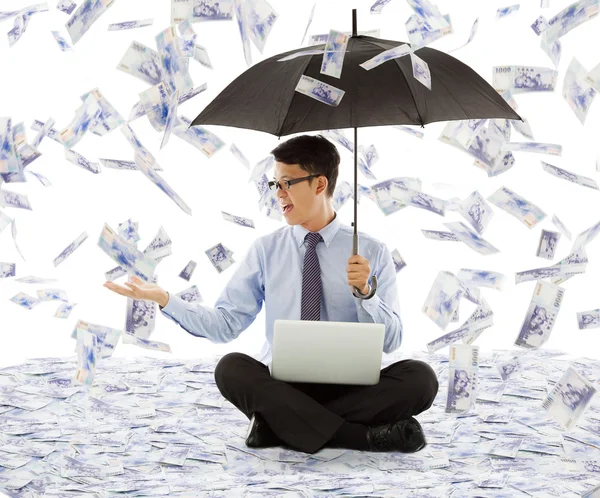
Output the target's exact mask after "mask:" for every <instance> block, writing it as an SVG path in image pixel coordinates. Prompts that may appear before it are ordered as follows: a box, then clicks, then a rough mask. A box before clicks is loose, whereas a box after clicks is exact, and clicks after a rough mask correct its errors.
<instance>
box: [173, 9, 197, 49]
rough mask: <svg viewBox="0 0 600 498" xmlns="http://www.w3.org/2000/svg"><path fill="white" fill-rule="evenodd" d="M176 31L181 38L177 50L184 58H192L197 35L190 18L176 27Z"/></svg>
mask: <svg viewBox="0 0 600 498" xmlns="http://www.w3.org/2000/svg"><path fill="white" fill-rule="evenodd" d="M177 30H178V31H179V33H180V34H181V38H179V48H180V49H181V54H182V55H183V56H184V57H194V51H195V47H196V38H197V37H198V35H197V34H196V32H195V31H194V28H193V26H192V23H191V18H187V19H185V20H183V21H181V22H180V23H179V24H178V25H177Z"/></svg>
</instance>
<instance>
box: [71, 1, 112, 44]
mask: <svg viewBox="0 0 600 498" xmlns="http://www.w3.org/2000/svg"><path fill="white" fill-rule="evenodd" d="M113 3H114V0H83V1H82V3H81V4H80V5H79V7H78V8H77V10H76V11H75V12H74V13H73V15H72V16H71V17H70V18H69V20H68V21H67V23H66V24H65V27H66V28H67V32H68V33H69V36H70V37H71V41H72V42H73V44H75V43H77V42H78V41H79V40H80V39H81V37H82V36H83V35H84V34H85V33H86V32H87V31H88V30H89V29H90V28H91V26H92V24H94V23H95V22H96V21H97V20H98V19H99V18H100V16H101V15H102V14H104V13H105V12H106V11H107V10H108V8H109V7H110V6H111V5H112V4H113Z"/></svg>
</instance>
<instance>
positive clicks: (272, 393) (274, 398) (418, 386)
mask: <svg viewBox="0 0 600 498" xmlns="http://www.w3.org/2000/svg"><path fill="white" fill-rule="evenodd" d="M215 381H216V384H217V387H218V388H219V391H221V394H222V395H223V397H224V398H225V399H227V400H229V401H230V402H231V403H232V404H233V405H235V406H236V407H237V408H238V409H239V410H241V411H242V412H243V413H244V414H245V415H246V416H247V417H248V419H250V418H252V414H253V413H255V412H256V413H259V414H260V415H262V417H263V418H264V419H265V421H266V422H267V424H268V425H269V427H270V428H271V430H272V431H273V432H274V433H275V435H277V436H278V437H279V439H281V440H282V441H284V442H285V443H286V444H287V445H288V446H290V447H292V448H294V449H297V450H300V451H303V452H305V453H311V454H312V453H315V452H317V451H318V450H319V449H321V448H322V447H323V446H324V445H325V443H326V442H327V441H329V440H330V439H331V438H332V437H333V435H334V434H335V433H336V432H337V430H338V429H339V428H340V426H341V425H342V423H343V422H344V421H348V422H354V423H359V424H364V425H367V426H371V427H376V426H379V425H385V424H390V423H394V422H396V421H398V420H404V419H408V418H410V417H411V416H413V415H416V414H418V413H421V412H423V411H425V410H427V409H429V408H430V407H431V404H432V403H433V400H434V398H435V397H436V394H437V392H438V388H439V383H438V380H437V376H436V374H435V371H434V370H433V368H431V366H430V365H429V364H427V363H425V362H424V361H421V360H413V359H407V360H400V361H397V362H395V363H393V364H391V365H388V366H387V367H385V368H383V369H382V370H381V375H380V379H379V383H378V384H376V385H373V386H361V385H349V384H317V383H310V382H306V383H305V382H284V381H281V380H276V379H274V378H273V377H271V372H270V371H269V367H267V365H265V364H264V363H262V362H260V361H258V360H256V359H254V358H252V357H251V356H248V355H246V354H244V353H239V352H234V353H228V354H226V355H225V356H223V357H222V358H221V359H220V360H219V362H218V363H217V366H216V368H215Z"/></svg>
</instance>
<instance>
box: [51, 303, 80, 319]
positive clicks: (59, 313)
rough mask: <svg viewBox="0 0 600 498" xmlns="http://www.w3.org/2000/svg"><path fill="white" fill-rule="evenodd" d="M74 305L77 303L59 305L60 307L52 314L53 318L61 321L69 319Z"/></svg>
mask: <svg viewBox="0 0 600 498" xmlns="http://www.w3.org/2000/svg"><path fill="white" fill-rule="evenodd" d="M76 305H77V303H60V305H59V306H58V308H57V309H56V312H55V313H54V317H55V318H63V319H66V318H69V316H70V315H71V311H73V308H74V307H75V306H76Z"/></svg>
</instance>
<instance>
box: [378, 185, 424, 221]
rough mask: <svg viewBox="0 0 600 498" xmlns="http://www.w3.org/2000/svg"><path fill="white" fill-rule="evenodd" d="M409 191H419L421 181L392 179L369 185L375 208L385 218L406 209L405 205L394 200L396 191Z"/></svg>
mask: <svg viewBox="0 0 600 498" xmlns="http://www.w3.org/2000/svg"><path fill="white" fill-rule="evenodd" d="M397 189H398V190H404V189H410V190H413V191H421V180H420V179H419V178H413V177H394V178H388V179H387V180H384V181H382V182H379V183H376V184H375V185H371V190H372V192H373V194H374V196H375V202H376V203H377V206H378V207H379V209H381V211H383V213H384V214H385V215H386V216H389V215H390V214H392V213H395V212H397V211H399V210H400V209H403V208H405V207H406V204H404V203H402V202H399V201H398V200H396V199H395V198H394V192H395V191H396V190H397Z"/></svg>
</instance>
